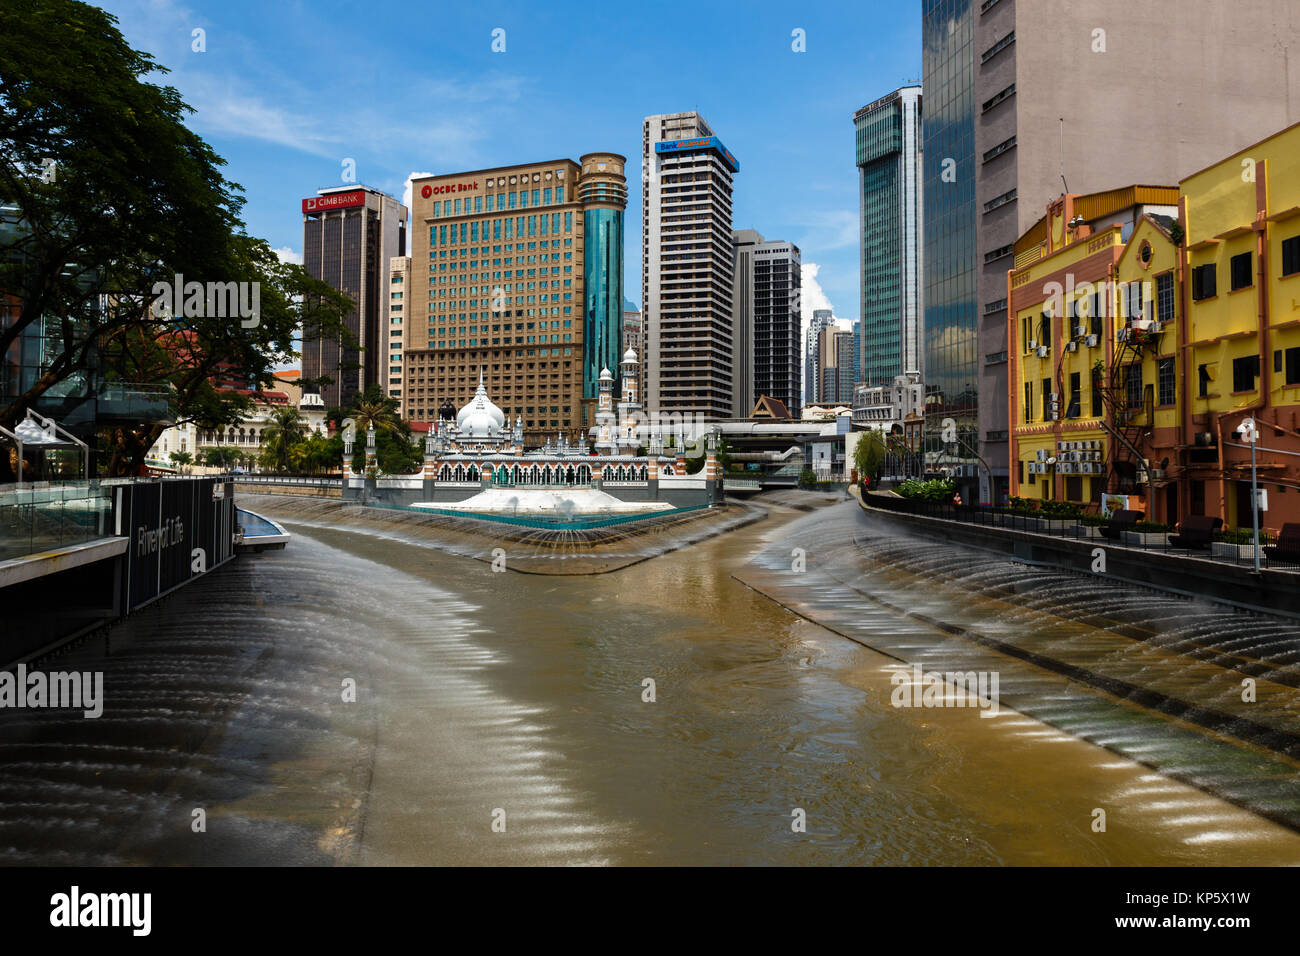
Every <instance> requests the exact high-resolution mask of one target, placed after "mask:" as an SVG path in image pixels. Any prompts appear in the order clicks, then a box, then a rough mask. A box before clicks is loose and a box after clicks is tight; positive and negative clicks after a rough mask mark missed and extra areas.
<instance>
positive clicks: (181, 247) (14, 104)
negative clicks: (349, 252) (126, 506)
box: [0, 0, 355, 473]
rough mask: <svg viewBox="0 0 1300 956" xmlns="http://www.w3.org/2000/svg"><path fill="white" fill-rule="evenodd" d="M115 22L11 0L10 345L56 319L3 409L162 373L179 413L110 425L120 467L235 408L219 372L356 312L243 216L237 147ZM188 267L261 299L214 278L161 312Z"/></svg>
mask: <svg viewBox="0 0 1300 956" xmlns="http://www.w3.org/2000/svg"><path fill="white" fill-rule="evenodd" d="M116 23H117V21H116V19H115V18H114V17H112V16H111V15H109V14H107V13H105V12H104V11H102V10H99V9H97V8H95V7H92V6H89V5H86V4H83V3H77V2H74V0H8V2H7V3H6V4H5V13H4V24H3V28H2V29H0V206H7V207H13V208H14V209H15V210H16V215H15V216H13V217H11V219H10V220H9V221H7V222H6V223H3V224H0V299H3V298H5V297H8V300H9V301H10V302H11V303H12V304H13V305H14V306H15V308H14V310H13V313H14V314H13V317H12V321H10V322H9V323H8V324H6V325H4V326H3V327H0V354H8V352H9V349H10V346H11V345H13V344H14V343H15V342H16V341H17V340H18V338H19V337H20V336H24V335H30V334H33V333H35V332H36V331H38V330H43V335H44V341H43V356H44V357H43V360H42V364H41V367H40V368H39V369H38V370H37V373H38V374H36V375H34V376H32V377H31V378H30V380H27V381H24V383H23V386H22V387H21V388H19V389H18V390H16V391H15V392H14V393H12V394H0V424H3V425H6V426H8V427H12V425H13V424H14V422H15V421H17V420H18V419H20V418H21V417H22V415H23V413H24V412H25V410H26V409H27V408H29V407H31V406H32V405H33V404H34V403H35V402H37V401H38V400H40V399H41V398H42V396H46V395H47V393H49V392H50V390H51V389H52V388H54V386H56V385H60V384H61V383H66V382H68V381H69V380H73V381H74V382H77V381H78V380H80V382H79V391H81V392H82V393H85V394H92V393H93V391H94V389H95V388H96V387H98V385H100V384H101V383H103V382H112V381H114V380H116V381H120V382H126V383H144V384H152V385H156V386H163V387H164V388H165V392H166V394H167V396H168V403H169V406H170V407H169V409H168V415H166V416H162V415H154V416H153V418H152V419H151V420H143V419H142V420H140V421H136V422H130V421H128V422H125V423H123V424H122V425H120V426H118V427H115V428H114V429H112V430H111V432H109V433H108V435H107V436H106V438H105V442H104V446H105V448H106V450H107V455H108V458H109V461H108V463H107V470H108V471H109V472H110V473H129V472H131V471H132V470H135V469H138V467H139V466H140V465H141V464H142V462H143V461H144V457H145V455H146V453H147V451H148V449H149V448H150V447H151V446H152V445H153V444H154V442H155V441H156V440H157V438H158V436H159V435H160V434H161V433H162V431H163V429H164V428H165V427H166V425H167V424H168V423H167V422H163V421H162V420H161V419H162V418H163V417H167V418H170V420H171V422H172V423H175V424H183V423H190V422H193V423H196V424H198V425H199V426H200V427H201V428H211V427H215V426H217V425H222V424H233V423H234V422H236V421H238V420H239V419H240V417H241V415H242V414H243V413H244V412H245V411H246V409H247V407H248V400H247V397H246V395H241V394H240V393H239V392H237V391H234V390H231V389H229V388H224V389H223V388H220V387H218V383H219V380H220V379H223V378H231V377H234V378H236V379H239V380H242V382H243V384H244V387H245V390H248V389H256V388H257V387H259V386H260V385H263V384H265V385H269V384H270V382H271V378H272V376H271V370H272V369H274V368H275V367H277V366H279V365H280V364H282V363H283V362H284V361H285V360H286V359H288V358H292V357H293V356H295V355H296V352H295V351H294V348H293V337H294V334H295V331H296V330H297V328H298V327H299V326H300V325H301V326H302V327H303V329H304V333H305V334H308V335H318V334H321V335H335V336H337V337H339V338H340V339H341V340H343V341H344V342H345V343H347V344H349V345H355V339H354V338H353V337H352V336H351V335H350V333H348V332H347V330H346V329H345V328H344V323H343V317H344V316H345V315H347V314H348V312H349V311H351V309H352V308H353V307H354V304H353V302H352V300H351V298H350V297H349V296H348V295H346V294H345V293H341V292H338V291H336V290H333V289H331V288H329V286H327V285H326V284H325V283H323V282H320V281H319V280H316V279H313V278H311V276H309V275H308V274H307V273H306V271H305V270H304V269H303V268H302V267H301V266H296V265H292V264H286V263H281V262H280V261H279V259H278V257H276V255H275V253H274V252H273V251H272V250H271V248H270V246H269V245H268V244H267V243H266V242H264V241H263V240H260V239H256V238H254V237H250V236H248V235H247V234H245V232H244V227H243V223H242V222H241V221H240V218H239V217H240V213H241V211H242V207H243V202H244V200H243V196H242V192H241V190H240V187H239V186H238V185H237V184H235V183H232V182H230V181H229V180H227V179H226V178H225V177H224V176H223V175H222V173H221V167H222V166H223V165H224V160H222V159H221V158H220V157H219V156H217V155H216V154H215V153H214V152H213V151H212V149H211V147H209V146H208V144H207V143H205V142H204V141H203V140H202V139H201V138H200V137H198V136H197V135H195V134H194V133H193V132H191V131H190V130H189V129H188V128H187V127H186V125H185V119H186V115H187V114H188V113H190V112H192V110H191V109H190V108H189V107H188V106H187V105H185V103H184V102H183V101H182V100H181V98H180V95H179V93H178V92H177V91H176V90H175V89H174V88H172V87H170V86H159V85H157V84H154V83H149V82H146V81H145V80H144V77H146V76H147V75H149V74H151V73H153V72H159V73H165V72H166V70H165V68H164V67H163V66H161V65H160V64H158V63H157V62H156V61H154V60H153V58H152V57H150V56H149V55H148V54H145V53H141V52H139V51H136V50H133V49H131V48H130V47H129V46H128V45H127V43H126V42H125V40H124V39H123V38H122V35H121V33H120V32H119V31H118V29H117V27H116ZM50 50H58V51H59V54H58V55H57V56H51V55H50V53H49V51H50ZM51 163H52V164H53V165H50V164H51ZM178 277H179V279H180V280H181V281H183V282H187V283H188V282H199V283H204V284H206V283H222V284H223V287H225V288H230V289H233V288H235V287H236V286H238V287H239V288H240V289H241V290H246V291H247V292H248V295H247V297H246V299H247V300H248V301H249V302H250V304H251V301H252V299H253V295H252V293H253V291H254V290H256V291H257V300H258V310H257V315H256V316H251V315H250V316H248V317H244V316H243V315H235V316H232V315H230V314H229V312H230V310H229V309H228V308H220V307H218V305H217V302H216V301H212V302H209V301H208V300H207V299H206V297H205V296H203V295H200V296H197V297H196V298H194V299H193V300H190V299H188V298H187V299H186V301H185V302H184V303H183V304H182V306H181V308H175V307H173V309H172V310H171V311H170V312H169V313H164V314H158V313H157V312H156V310H155V308H154V306H155V305H157V304H161V302H162V298H161V297H160V294H159V292H158V291H157V290H158V289H160V288H164V287H166V288H174V287H175V283H176V281H177V280H178ZM228 283H233V284H235V285H234V286H227V285H226V284H228ZM221 299H222V302H221V305H222V306H228V305H229V304H230V303H229V302H228V301H227V300H226V299H225V296H222V297H221ZM175 305H176V304H175V303H173V306H175ZM222 312H225V313H226V314H219V313H222ZM195 313H199V314H195ZM254 318H255V319H256V323H255V324H247V323H248V322H249V321H251V320H252V319H254Z"/></svg>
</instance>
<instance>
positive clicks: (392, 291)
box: [385, 256, 411, 418]
mask: <svg viewBox="0 0 1300 956" xmlns="http://www.w3.org/2000/svg"><path fill="white" fill-rule="evenodd" d="M410 289H411V257H410V256H394V257H393V258H392V259H390V260H389V261H388V331H387V332H386V333H385V337H386V338H387V340H388V342H387V344H386V345H385V348H386V349H387V350H388V353H387V354H388V363H387V364H388V375H387V376H386V377H387V381H388V386H387V389H386V390H387V392H388V397H389V398H395V399H397V402H398V407H399V409H400V414H401V415H402V417H403V418H409V417H410V416H409V415H407V414H406V401H405V393H404V391H403V388H402V382H403V378H402V366H403V363H404V356H403V353H404V352H405V350H406V325H405V323H406V310H407V305H406V300H407V299H408V298H409V297H410Z"/></svg>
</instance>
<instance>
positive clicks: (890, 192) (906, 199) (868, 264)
mask: <svg viewBox="0 0 1300 956" xmlns="http://www.w3.org/2000/svg"><path fill="white" fill-rule="evenodd" d="M853 125H854V128H855V131H856V138H855V145H856V148H857V165H858V203H859V211H860V229H861V299H860V306H861V309H862V311H861V315H862V319H861V323H862V324H861V334H860V336H859V339H858V352H859V356H860V359H861V363H862V365H861V371H860V372H859V373H858V374H859V378H860V380H861V381H863V382H866V383H867V384H868V385H886V384H889V383H891V382H893V380H894V379H895V378H896V377H898V376H899V375H902V374H904V373H905V372H915V371H920V369H921V365H922V363H921V348H922V341H921V88H920V87H919V86H907V87H903V88H902V89H900V90H896V91H895V92H893V93H890V94H889V95H888V96H884V97H881V98H880V99H878V100H876V101H875V102H874V103H869V104H868V105H866V106H864V107H862V109H860V110H858V111H857V112H856V113H855V114H854V115H853Z"/></svg>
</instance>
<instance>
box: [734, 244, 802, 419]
mask: <svg viewBox="0 0 1300 956" xmlns="http://www.w3.org/2000/svg"><path fill="white" fill-rule="evenodd" d="M801 274H802V259H801V256H800V253H799V247H798V246H796V245H795V244H794V243H793V242H781V241H777V240H773V241H770V242H764V243H760V244H759V245H758V246H756V247H755V249H754V362H753V365H754V373H753V381H754V398H755V400H757V398H758V396H760V395H768V396H770V397H772V398H779V399H780V400H781V401H782V402H784V403H785V407H786V408H788V409H789V410H790V413H791V414H792V415H797V414H799V407H800V401H799V396H800V394H801V388H800V384H801V383H800V378H801V376H800V365H801V361H800V359H801V356H800V348H799V326H800V323H801V316H800V313H799V310H800V295H801V291H800V290H801V288H802V278H801ZM740 414H742V415H748V414H749V409H748V408H746V409H742V410H741V412H740Z"/></svg>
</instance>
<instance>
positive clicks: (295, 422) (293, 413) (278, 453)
mask: <svg viewBox="0 0 1300 956" xmlns="http://www.w3.org/2000/svg"><path fill="white" fill-rule="evenodd" d="M306 437H307V425H306V423H305V422H304V421H303V420H302V418H301V417H300V416H299V414H298V409H297V408H295V407H294V406H292V405H286V406H284V407H283V408H277V409H276V410H275V411H274V412H272V413H271V424H270V425H268V426H267V427H266V428H264V429H263V430H262V454H261V459H260V461H259V464H261V466H262V467H263V468H266V469H267V470H269V471H279V472H285V471H289V470H290V469H291V467H292V458H293V451H294V447H295V446H296V445H298V444H300V443H301V442H303V441H304V440H305V439H306Z"/></svg>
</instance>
